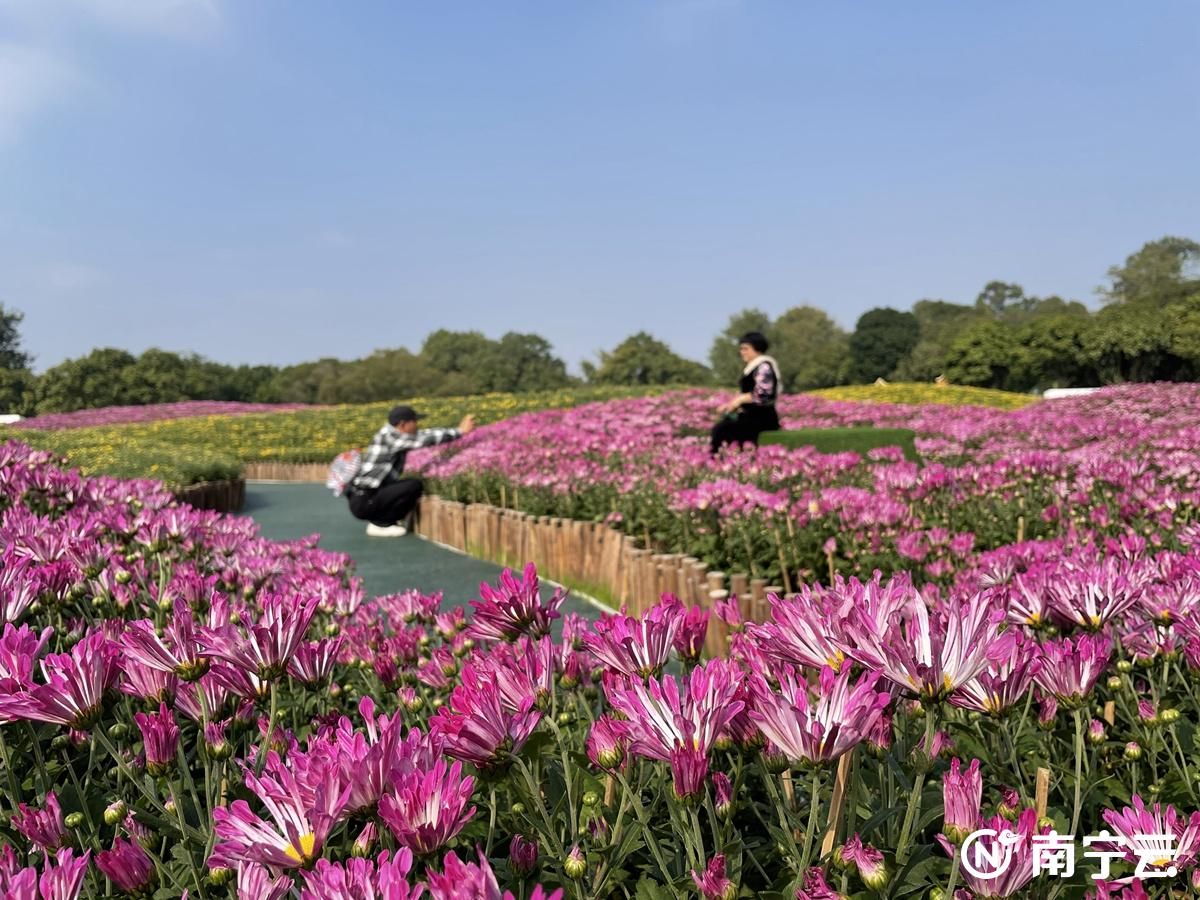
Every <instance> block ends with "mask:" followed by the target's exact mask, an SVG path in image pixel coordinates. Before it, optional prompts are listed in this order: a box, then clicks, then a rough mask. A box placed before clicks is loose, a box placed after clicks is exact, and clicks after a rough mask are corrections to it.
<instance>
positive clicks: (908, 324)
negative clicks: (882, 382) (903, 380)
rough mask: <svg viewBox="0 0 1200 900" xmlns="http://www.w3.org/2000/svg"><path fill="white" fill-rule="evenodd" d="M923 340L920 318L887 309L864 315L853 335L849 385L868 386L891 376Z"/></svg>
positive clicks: (883, 308) (850, 345) (872, 311)
mask: <svg viewBox="0 0 1200 900" xmlns="http://www.w3.org/2000/svg"><path fill="white" fill-rule="evenodd" d="M919 337H920V326H919V325H918V324H917V317H916V316H914V315H913V314H912V313H910V312H900V311H899V310H896V309H890V308H888V307H880V308H877V309H870V310H867V311H866V312H865V313H863V314H862V315H861V316H860V317H859V319H858V323H857V324H856V325H855V326H854V334H852V335H850V342H849V351H850V365H849V371H848V373H847V374H848V376H849V379H850V381H852V382H854V383H857V384H866V383H868V382H872V381H874V380H875V379H876V378H882V377H884V376H888V375H891V374H892V372H893V371H894V370H895V368H896V366H897V364H898V363H899V362H900V360H902V359H904V357H906V356H908V354H909V353H911V352H912V349H913V347H915V346H916V344H917V340H918V339H919Z"/></svg>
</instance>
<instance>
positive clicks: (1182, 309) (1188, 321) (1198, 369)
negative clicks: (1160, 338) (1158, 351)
mask: <svg viewBox="0 0 1200 900" xmlns="http://www.w3.org/2000/svg"><path fill="white" fill-rule="evenodd" d="M1166 314H1167V321H1168V333H1169V338H1168V343H1167V346H1168V348H1169V349H1170V352H1171V354H1172V355H1173V356H1175V357H1177V358H1178V359H1179V360H1180V362H1181V366H1180V376H1181V377H1183V378H1186V379H1187V380H1188V381H1196V380H1198V379H1200V295H1193V296H1191V297H1188V298H1187V299H1184V300H1180V301H1178V302H1177V303H1173V304H1171V306H1169V307H1167V310H1166Z"/></svg>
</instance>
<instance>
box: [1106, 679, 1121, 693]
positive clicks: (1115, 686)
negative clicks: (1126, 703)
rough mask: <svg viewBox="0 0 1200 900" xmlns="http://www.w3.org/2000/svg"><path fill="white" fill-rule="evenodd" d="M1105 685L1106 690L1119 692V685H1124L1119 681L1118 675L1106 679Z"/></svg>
mask: <svg viewBox="0 0 1200 900" xmlns="http://www.w3.org/2000/svg"><path fill="white" fill-rule="evenodd" d="M1107 684H1108V689H1109V690H1110V691H1119V690H1120V689H1121V685H1122V684H1124V682H1123V681H1122V680H1121V676H1120V675H1113V676H1112V677H1110V678H1109V679H1108V682H1107Z"/></svg>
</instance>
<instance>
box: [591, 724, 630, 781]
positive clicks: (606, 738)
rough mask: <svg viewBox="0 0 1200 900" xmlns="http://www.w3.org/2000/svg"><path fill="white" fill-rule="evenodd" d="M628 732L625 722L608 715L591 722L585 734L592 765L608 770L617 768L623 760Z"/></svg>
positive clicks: (627, 741) (628, 728)
mask: <svg viewBox="0 0 1200 900" xmlns="http://www.w3.org/2000/svg"><path fill="white" fill-rule="evenodd" d="M630 732H631V729H630V726H629V724H628V723H627V722H622V721H619V720H617V719H613V718H610V717H609V716H601V717H600V718H598V719H597V720H596V721H595V722H593V723H592V727H591V730H590V731H589V732H588V736H587V755H588V759H590V760H591V761H592V765H594V766H596V767H597V768H599V769H604V770H605V771H609V772H611V771H614V770H616V769H619V768H620V767H621V763H623V762H624V761H625V751H626V750H627V749H628V747H629V738H630Z"/></svg>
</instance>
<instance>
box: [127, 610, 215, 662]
mask: <svg viewBox="0 0 1200 900" xmlns="http://www.w3.org/2000/svg"><path fill="white" fill-rule="evenodd" d="M121 642H122V644H123V645H124V648H125V652H126V654H128V656H129V657H130V658H131V659H134V660H137V661H138V662H140V663H141V664H142V665H144V666H147V667H149V668H151V669H157V670H158V671H160V672H166V673H168V674H171V675H177V676H179V677H180V678H182V679H183V680H184V681H196V680H197V679H198V678H200V677H201V676H202V675H204V673H205V672H207V671H208V667H209V660H208V658H206V657H205V656H203V655H201V653H202V648H201V645H200V641H199V640H198V638H197V629H196V622H195V620H194V619H193V618H192V611H191V610H190V609H189V608H188V607H187V605H186V604H183V603H177V604H176V605H175V610H174V614H173V616H172V618H171V623H170V624H169V625H167V627H166V628H165V629H163V636H162V637H159V636H158V634H157V632H156V631H155V628H154V623H153V622H151V621H149V620H147V619H140V620H138V621H136V622H130V623H129V624H128V625H127V626H126V627H125V633H124V634H123V635H122V636H121Z"/></svg>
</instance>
